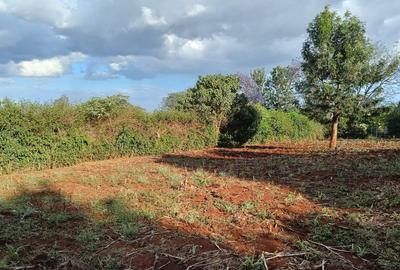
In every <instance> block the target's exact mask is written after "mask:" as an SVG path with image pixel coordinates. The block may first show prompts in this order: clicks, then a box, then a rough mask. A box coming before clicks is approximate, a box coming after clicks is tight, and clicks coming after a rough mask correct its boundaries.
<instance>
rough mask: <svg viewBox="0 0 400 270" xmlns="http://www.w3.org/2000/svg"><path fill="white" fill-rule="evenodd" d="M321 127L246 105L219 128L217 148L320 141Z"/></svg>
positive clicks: (288, 114)
mask: <svg viewBox="0 0 400 270" xmlns="http://www.w3.org/2000/svg"><path fill="white" fill-rule="evenodd" d="M323 137H324V129H323V127H322V125H321V124H319V123H317V122H315V121H312V120H310V119H309V118H307V117H306V116H304V115H302V114H299V113H297V112H282V111H277V110H268V109H266V108H265V107H263V106H261V105H258V104H256V105H249V106H247V107H245V108H243V109H241V110H240V111H239V112H237V113H236V114H234V115H233V117H232V118H231V120H230V121H229V122H228V124H227V125H226V126H225V127H224V128H223V129H222V131H221V137H220V141H219V144H220V146H228V147H236V146H240V145H243V144H244V143H249V144H257V143H258V144H263V143H266V142H268V141H286V140H305V139H322V138H323Z"/></svg>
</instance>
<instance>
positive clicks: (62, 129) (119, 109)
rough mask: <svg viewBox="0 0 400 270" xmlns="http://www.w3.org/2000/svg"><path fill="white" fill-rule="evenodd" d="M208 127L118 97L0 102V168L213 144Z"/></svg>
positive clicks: (184, 115) (212, 132)
mask: <svg viewBox="0 0 400 270" xmlns="http://www.w3.org/2000/svg"><path fill="white" fill-rule="evenodd" d="M216 134H217V133H216V132H215V130H214V129H213V128H212V125H210V124H206V123H204V122H203V121H200V120H199V119H198V118H197V117H196V115H194V114H191V113H185V112H177V111H160V112H156V113H147V112H145V111H144V110H143V109H140V108H138V107H134V106H132V105H130V104H129V103H128V101H127V98H126V97H124V96H113V97H106V98H94V99H92V100H90V101H88V102H86V103H83V104H77V105H73V104H70V103H69V102H68V100H67V99H66V98H61V99H59V100H56V101H55V102H53V103H51V104H37V103H31V102H20V103H17V102H12V101H10V100H3V101H0V141H1V143H0V170H1V172H2V173H7V172H10V171H14V170H20V169H42V168H52V167H57V166H64V165H72V164H75V163H77V162H79V161H84V160H99V159H106V158H110V157H117V156H126V155H145V154H160V153H166V152H172V151H180V150H189V149H201V148H204V147H209V146H214V145H215V144H216V141H217V139H216V136H217V135H216Z"/></svg>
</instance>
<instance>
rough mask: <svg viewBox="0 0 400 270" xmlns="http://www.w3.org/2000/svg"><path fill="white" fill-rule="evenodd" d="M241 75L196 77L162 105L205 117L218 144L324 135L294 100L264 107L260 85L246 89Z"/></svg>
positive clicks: (259, 71)
mask: <svg viewBox="0 0 400 270" xmlns="http://www.w3.org/2000/svg"><path fill="white" fill-rule="evenodd" d="M256 73H258V75H259V76H260V78H261V77H262V76H265V73H264V72H263V71H262V70H256V71H254V74H256ZM242 78H243V77H242V76H240V75H222V74H214V75H207V76H202V77H199V79H198V81H197V83H196V85H195V86H194V87H193V88H190V89H188V90H187V91H185V92H179V93H173V94H171V95H169V96H168V97H167V98H166V99H165V100H164V105H163V107H164V109H169V110H176V111H183V112H194V113H195V114H197V115H199V116H200V117H201V118H202V119H207V121H209V122H210V123H212V125H213V126H214V127H215V130H217V132H218V133H219V136H218V137H219V141H218V144H219V146H222V147H238V146H241V145H243V144H245V143H265V142H267V141H277V140H304V139H317V138H323V137H324V129H323V127H322V126H321V125H320V124H319V123H317V122H315V121H312V120H310V119H309V118H307V117H306V116H304V115H302V114H300V113H299V110H298V109H297V107H296V106H295V101H293V104H289V103H290V102H289V101H288V102H286V103H285V106H287V107H285V108H283V107H267V106H266V104H265V103H263V102H262V101H263V100H264V95H262V94H263V92H262V91H261V89H263V88H258V85H257V84H254V85H255V87H254V88H253V89H251V91H249V88H246V87H247V85H246V84H245V82H244V81H243V79H242ZM260 81H261V80H260ZM257 89H258V90H257ZM249 93H250V94H249ZM253 93H258V96H257V99H255V98H254V96H252V95H251V94H253ZM278 94H280V93H278Z"/></svg>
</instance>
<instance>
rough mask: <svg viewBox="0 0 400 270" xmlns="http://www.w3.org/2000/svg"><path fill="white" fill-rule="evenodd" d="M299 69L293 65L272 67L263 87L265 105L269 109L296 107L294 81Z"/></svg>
mask: <svg viewBox="0 0 400 270" xmlns="http://www.w3.org/2000/svg"><path fill="white" fill-rule="evenodd" d="M299 71H300V70H299V69H298V68H296V67H294V66H287V67H282V66H277V67H274V68H273V69H272V71H271V73H270V75H269V76H268V78H267V81H266V83H265V88H264V97H265V106H266V107H267V108H269V109H278V110H282V111H292V110H295V109H296V108H297V107H298V101H297V99H296V83H297V82H298V78H299Z"/></svg>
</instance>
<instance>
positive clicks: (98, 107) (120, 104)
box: [82, 95, 130, 122]
mask: <svg viewBox="0 0 400 270" xmlns="http://www.w3.org/2000/svg"><path fill="white" fill-rule="evenodd" d="M128 99H129V97H127V96H123V95H115V96H109V97H105V98H100V97H95V98H92V99H91V100H89V101H87V102H86V103H84V104H82V111H83V116H84V119H85V120H86V121H88V122H90V121H99V120H105V119H109V118H111V117H113V116H116V115H118V114H119V113H120V112H121V111H122V110H123V109H125V108H126V107H129V106H130V104H129V101H128Z"/></svg>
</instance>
